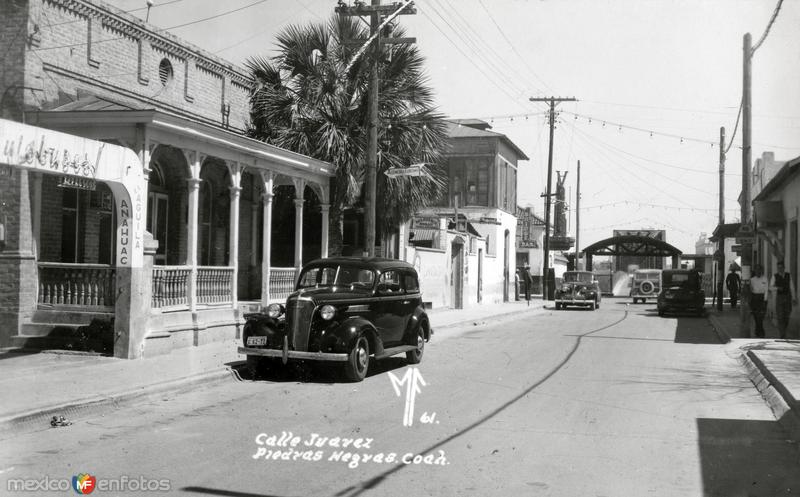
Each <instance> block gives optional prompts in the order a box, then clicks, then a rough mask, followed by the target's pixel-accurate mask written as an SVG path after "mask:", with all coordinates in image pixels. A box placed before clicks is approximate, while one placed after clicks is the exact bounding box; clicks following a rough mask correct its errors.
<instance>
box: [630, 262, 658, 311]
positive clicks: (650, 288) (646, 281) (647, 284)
mask: <svg viewBox="0 0 800 497" xmlns="http://www.w3.org/2000/svg"><path fill="white" fill-rule="evenodd" d="M661 273H662V270H661V269H637V270H636V271H634V272H633V279H632V281H631V297H633V303H634V304H635V303H637V302H639V301H640V300H641V301H642V303H643V304H644V303H646V302H647V299H657V298H658V294H659V293H660V292H661Z"/></svg>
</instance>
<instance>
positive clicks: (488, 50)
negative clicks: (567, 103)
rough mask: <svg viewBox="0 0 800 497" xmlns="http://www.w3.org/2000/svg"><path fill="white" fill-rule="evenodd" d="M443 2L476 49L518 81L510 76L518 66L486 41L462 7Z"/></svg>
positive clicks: (512, 79)
mask: <svg viewBox="0 0 800 497" xmlns="http://www.w3.org/2000/svg"><path fill="white" fill-rule="evenodd" d="M433 1H434V2H436V3H437V4H438V5H440V7H441V8H442V10H443V11H445V12H447V11H448V9H447V8H446V7H445V6H444V5H442V4H440V3H439V1H440V0H433ZM441 2H443V3H447V5H449V6H450V10H451V11H452V12H454V13H455V16H453V17H452V19H453V22H454V23H456V24H458V23H459V20H460V24H461V26H462V27H463V32H464V34H465V36H467V37H469V38H470V40H471V42H472V44H473V47H474V49H476V50H478V49H479V50H483V51H484V53H485V54H486V58H487V59H488V60H489V61H491V62H492V63H494V62H495V61H496V62H497V63H498V64H502V65H503V66H504V68H505V69H503V68H501V67H499V66H496V67H498V69H499V73H500V74H501V75H503V76H504V77H507V78H508V79H509V80H510V81H516V80H517V79H519V78H511V77H509V74H511V75H515V74H516V73H517V72H518V67H517V66H514V65H513V64H511V63H510V62H509V61H508V60H506V58H505V57H504V56H503V54H502V53H500V52H498V51H497V50H495V49H494V48H493V47H492V45H491V44H490V43H489V42H488V41H486V39H485V38H484V37H483V36H482V35H481V34H480V32H479V31H478V30H476V29H475V28H474V26H473V25H472V24H471V23H470V22H469V20H468V19H467V18H466V17H464V15H463V14H462V13H461V9H458V8H456V7H454V6H453V5H452V4H451V3H450V0H441ZM521 88H522V91H523V92H525V93H527V94H530V93H531V92H530V91H528V90H525V88H524V85H522V87H521ZM536 92H538V93H541V90H540V89H538V88H536Z"/></svg>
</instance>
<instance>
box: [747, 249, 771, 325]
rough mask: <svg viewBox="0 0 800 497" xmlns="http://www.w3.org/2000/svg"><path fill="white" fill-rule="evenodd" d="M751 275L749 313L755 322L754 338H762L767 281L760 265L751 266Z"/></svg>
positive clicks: (767, 288)
mask: <svg viewBox="0 0 800 497" xmlns="http://www.w3.org/2000/svg"><path fill="white" fill-rule="evenodd" d="M753 275H754V276H753V277H752V278H750V312H751V313H752V314H753V320H754V321H755V322H756V330H755V332H756V336H757V337H758V338H764V315H765V314H766V313H767V300H766V299H767V291H768V290H769V281H767V277H766V276H764V267H763V266H762V265H761V264H756V265H755V266H753Z"/></svg>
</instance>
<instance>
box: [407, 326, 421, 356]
mask: <svg viewBox="0 0 800 497" xmlns="http://www.w3.org/2000/svg"><path fill="white" fill-rule="evenodd" d="M423 352H425V330H423V329H422V326H420V327H419V329H418V330H417V348H416V350H409V351H408V352H406V362H407V363H409V364H419V363H420V362H422V353H423Z"/></svg>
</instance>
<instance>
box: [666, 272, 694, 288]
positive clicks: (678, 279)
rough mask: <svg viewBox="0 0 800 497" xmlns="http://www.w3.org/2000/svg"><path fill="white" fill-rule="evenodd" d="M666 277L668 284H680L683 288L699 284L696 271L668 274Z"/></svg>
mask: <svg viewBox="0 0 800 497" xmlns="http://www.w3.org/2000/svg"><path fill="white" fill-rule="evenodd" d="M664 279H665V280H666V281H667V285H668V286H679V287H681V288H696V287H697V286H698V281H697V275H696V274H695V273H675V274H667V275H666V276H665V278H664Z"/></svg>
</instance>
